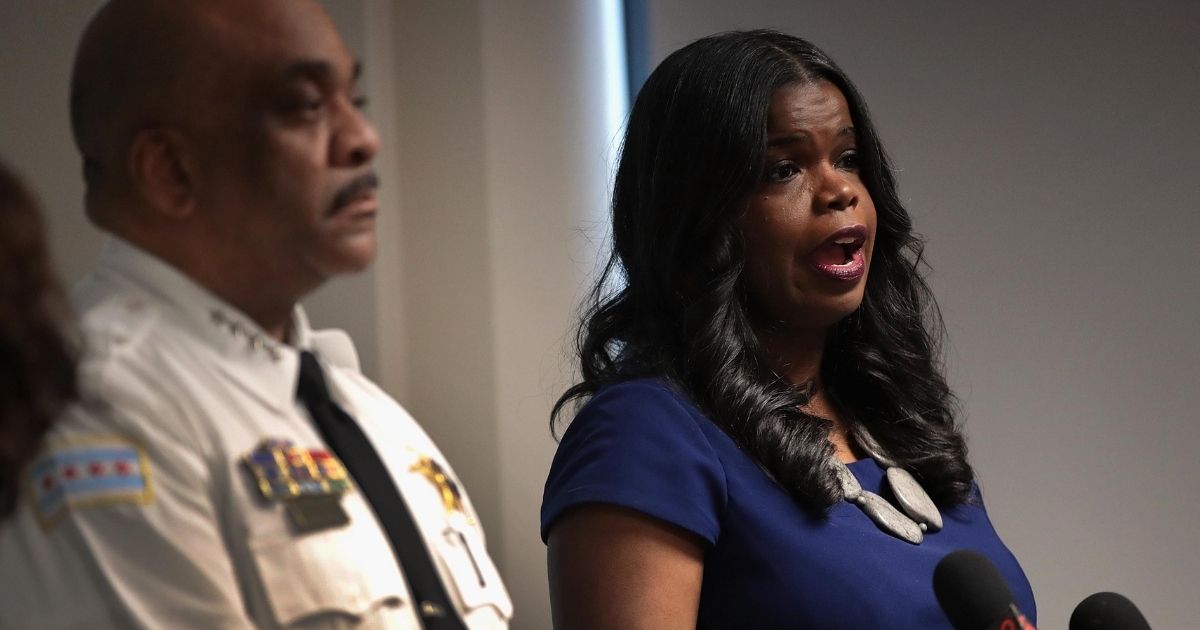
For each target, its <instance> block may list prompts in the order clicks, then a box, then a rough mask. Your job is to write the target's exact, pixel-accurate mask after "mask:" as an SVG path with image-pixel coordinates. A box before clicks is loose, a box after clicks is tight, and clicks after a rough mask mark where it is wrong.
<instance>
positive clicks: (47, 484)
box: [42, 475, 54, 490]
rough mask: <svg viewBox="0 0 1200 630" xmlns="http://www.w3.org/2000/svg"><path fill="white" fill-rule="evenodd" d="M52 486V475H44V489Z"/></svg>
mask: <svg viewBox="0 0 1200 630" xmlns="http://www.w3.org/2000/svg"><path fill="white" fill-rule="evenodd" d="M53 487H54V477H53V476H52V475H46V476H45V477H42V488H43V489H44V490H49V489H51V488H53Z"/></svg>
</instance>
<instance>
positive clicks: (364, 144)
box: [0, 0, 512, 629]
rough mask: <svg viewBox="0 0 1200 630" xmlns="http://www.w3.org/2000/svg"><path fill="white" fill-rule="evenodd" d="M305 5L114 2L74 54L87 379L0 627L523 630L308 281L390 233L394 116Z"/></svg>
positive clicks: (466, 505)
mask: <svg viewBox="0 0 1200 630" xmlns="http://www.w3.org/2000/svg"><path fill="white" fill-rule="evenodd" d="M358 72H359V67H358V64H357V63H356V62H355V60H354V59H353V58H351V56H350V55H349V53H348V52H347V50H346V49H345V47H344V45H343V43H342V41H341V39H340V38H339V36H338V34H337V32H336V30H335V29H334V27H333V25H332V24H331V22H330V20H329V18H328V17H327V16H326V15H325V13H324V12H323V11H322V10H321V8H320V7H319V5H318V4H316V3H315V2H313V1H311V0H172V1H171V2H162V1H161V0H112V1H111V2H109V3H108V4H107V5H105V6H104V7H103V8H102V9H101V10H100V11H99V12H98V14H97V15H96V16H95V17H94V18H93V20H92V22H91V23H90V24H89V26H88V28H87V30H86V32H85V34H84V36H83V39H82V41H81V44H80V46H79V50H78V52H77V56H76V61H75V69H74V76H73V78H72V86H71V87H72V90H71V112H72V126H73V131H74V134H75V140H76V143H77V145H78V147H79V150H80V152H81V154H82V157H83V162H84V173H85V178H86V180H87V198H86V206H87V211H88V216H89V218H90V219H91V220H92V221H93V222H94V223H95V224H96V225H98V226H99V227H100V228H102V229H103V230H105V231H107V232H109V233H110V234H111V235H112V238H111V240H110V242H109V243H108V244H107V245H106V247H105V249H104V251H103V253H102V254H101V256H100V260H99V262H98V266H97V268H96V269H95V270H94V272H92V273H91V274H90V275H89V276H88V277H87V278H86V279H85V280H84V282H83V283H82V285H81V286H80V287H79V288H78V289H77V290H76V294H75V296H74V297H75V299H76V305H77V307H78V308H79V310H80V313H81V317H82V327H83V329H84V332H85V335H86V337H87V341H88V346H89V350H88V352H87V356H86V357H85V359H84V362H83V365H82V367H81V370H80V379H81V389H82V396H83V400H82V402H81V403H80V404H78V405H76V406H75V407H74V408H72V409H71V410H70V411H69V412H68V413H67V414H66V415H65V417H63V418H62V419H61V421H60V423H59V424H58V425H57V426H56V428H55V429H54V431H53V432H52V433H51V435H50V436H49V437H48V439H47V442H46V446H45V450H44V451H43V452H42V453H41V454H40V455H39V456H37V457H35V458H34V462H33V463H32V465H31V466H30V467H29V469H28V472H27V475H26V477H25V480H24V483H25V484H26V487H25V492H24V493H23V494H24V495H26V496H28V499H29V500H28V501H26V502H25V503H24V504H23V505H22V506H21V507H20V508H19V510H18V512H17V514H16V515H14V518H13V519H12V520H11V521H9V522H8V523H6V524H5V525H4V526H3V529H0V558H3V562H0V584H2V585H3V588H0V627H5V628H8V627H12V628H35V627H36V628H55V627H83V626H85V625H86V626H87V627H151V628H240V627H322V628H324V627H387V628H443V627H444V628H472V629H474V628H503V627H506V626H507V621H508V619H509V618H510V617H511V614H512V605H511V602H510V600H509V598H508V595H507V593H506V591H505V588H504V586H503V584H502V582H501V579H500V577H499V575H498V574H497V572H496V569H495V566H494V565H493V563H492V561H491V560H490V558H489V557H488V554H487V551H486V548H485V546H484V540H483V532H482V530H481V529H480V525H479V520H478V518H477V517H476V514H475V512H474V510H473V508H472V507H471V503H470V500H469V499H468V498H467V496H466V495H465V494H464V493H463V492H462V489H461V487H460V486H459V485H458V483H457V481H456V479H455V477H454V473H453V471H452V469H451V468H450V466H449V465H448V464H447V463H446V461H445V460H444V459H443V457H442V455H441V453H440V452H439V451H438V449H437V447H436V446H434V444H433V443H432V442H431V441H430V440H429V438H428V436H427V435H426V434H425V433H424V432H423V431H422V430H421V428H420V427H419V426H418V425H417V424H416V423H415V422H414V421H413V419H412V418H411V417H409V415H408V414H407V413H405V411H404V410H403V409H402V408H401V407H400V406H399V405H397V404H396V402H395V401H393V400H392V399H391V398H390V397H389V396H387V395H386V394H385V393H383V392H382V391H380V390H379V389H378V388H377V387H376V386H375V385H374V384H373V383H371V382H370V381H369V380H368V379H366V378H365V377H363V376H362V374H360V373H359V370H358V366H357V357H356V354H355V352H354V348H353V345H352V344H351V342H350V340H349V338H348V337H347V336H346V335H345V334H344V333H342V332H340V331H315V330H313V329H311V328H310V327H309V324H308V321H307V320H306V318H305V316H304V312H303V310H301V308H300V307H299V306H298V305H297V302H298V300H299V299H300V298H301V297H302V296H304V295H306V294H307V293H309V292H310V291H312V290H313V289H315V288H317V287H318V286H320V285H321V284H322V283H323V282H325V281H326V280H327V279H329V278H330V277H331V276H333V275H336V274H340V273H346V272H352V271H358V270H361V269H362V268H364V267H365V266H366V265H367V264H368V263H369V262H370V260H371V258H372V256H373V254H374V252H375V246H376V241H375V232H374V228H375V215H376V212H377V204H376V200H375V188H376V185H377V180H376V176H375V174H374V172H373V171H372V170H371V162H372V158H373V157H374V155H375V153H376V150H377V148H378V142H379V140H378V137H377V136H376V133H375V130H374V129H373V128H372V127H371V125H370V124H369V123H368V122H367V120H366V119H365V118H364V117H363V115H362V112H361V111H360V107H361V104H362V102H361V98H360V96H359V94H358V92H357V91H356V89H357V88H356V78H357V76H358Z"/></svg>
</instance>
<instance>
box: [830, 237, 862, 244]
mask: <svg viewBox="0 0 1200 630" xmlns="http://www.w3.org/2000/svg"><path fill="white" fill-rule="evenodd" d="M833 242H834V243H837V244H838V245H853V244H855V243H857V242H858V239H856V238H854V237H853V236H847V237H845V238H839V239H835V240H834V241H833Z"/></svg>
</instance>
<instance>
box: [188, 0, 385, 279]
mask: <svg viewBox="0 0 1200 630" xmlns="http://www.w3.org/2000/svg"><path fill="white" fill-rule="evenodd" d="M214 4H215V5H223V6H222V7H220V8H216V7H214V9H213V11H211V12H209V14H206V15H205V16H203V18H204V26H203V27H204V28H209V29H212V35H213V38H212V39H213V43H214V45H213V46H212V50H207V51H200V52H201V54H208V55H210V57H211V59H208V60H199V61H197V62H196V63H197V64H198V65H199V66H200V67H201V68H203V70H202V72H201V73H200V74H201V76H200V77H197V84H196V89H195V90H193V94H195V97H194V98H193V99H192V102H191V103H190V104H189V106H188V109H189V113H190V118H191V119H193V120H195V121H198V123H197V126H196V128H195V129H196V131H197V132H198V133H196V134H194V137H195V140H196V142H197V145H198V146H199V147H200V149H199V151H198V152H197V155H198V162H199V164H197V169H196V170H197V173H198V176H197V178H198V180H199V181H197V182H196V183H195V184H196V185H195V186H194V190H195V191H196V197H197V202H198V210H199V212H200V213H202V214H203V219H202V220H204V221H206V222H207V223H208V226H209V227H210V229H211V231H212V233H213V234H214V235H215V236H216V238H215V239H214V240H215V243H214V247H220V248H223V249H224V250H225V251H227V252H228V251H230V250H229V249H226V248H234V250H233V253H234V254H235V258H238V259H243V260H247V261H250V262H249V264H253V265H255V266H256V267H257V268H255V269H247V270H232V271H233V272H234V273H238V272H252V273H251V274H250V275H253V276H256V277H258V278H266V279H267V280H268V281H277V282H280V283H287V284H299V285H300V286H303V287H304V288H305V289H306V290H307V289H311V288H315V287H316V286H317V285H319V284H320V283H321V282H322V281H324V280H325V279H327V278H328V277H330V276H332V275H334V274H338V273H344V272H349V271H358V270H361V269H363V268H364V267H366V266H367V265H368V264H369V263H370V261H371V259H372V257H373V256H374V253H375V246H376V242H375V215H376V210H377V203H376V200H375V188H376V185H377V184H376V180H375V175H374V173H373V172H372V170H371V168H370V165H371V160H372V159H373V158H374V156H375V153H376V151H377V150H378V147H379V138H378V136H377V135H376V132H375V129H374V128H373V127H372V126H371V124H370V123H369V122H367V120H366V119H365V118H364V117H363V114H362V112H361V111H360V109H361V106H362V105H363V102H362V100H361V98H360V96H359V95H358V92H357V91H356V90H357V88H356V79H357V77H358V65H357V63H356V62H355V60H354V59H353V58H352V57H351V56H350V54H349V53H348V52H347V50H346V48H345V46H344V45H343V43H342V41H341V38H340V37H339V36H338V34H337V32H336V30H335V29H334V27H333V25H332V23H330V21H329V19H328V17H327V16H326V15H325V13H324V12H323V11H322V10H321V9H320V7H319V6H318V5H317V4H316V3H314V2H309V1H307V0H263V1H252V2H245V3H237V4H234V3H214ZM230 5H234V6H236V9H234V10H230Z"/></svg>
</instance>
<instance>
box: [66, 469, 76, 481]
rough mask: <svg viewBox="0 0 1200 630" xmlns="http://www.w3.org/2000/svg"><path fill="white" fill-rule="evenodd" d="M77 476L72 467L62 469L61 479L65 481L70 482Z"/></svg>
mask: <svg viewBox="0 0 1200 630" xmlns="http://www.w3.org/2000/svg"><path fill="white" fill-rule="evenodd" d="M78 476H79V471H78V470H76V469H75V467H74V466H67V467H66V468H64V469H63V477H66V478H67V481H71V480H73V479H75V478H76V477H78Z"/></svg>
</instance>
